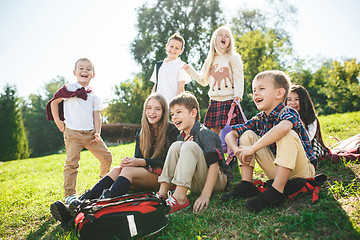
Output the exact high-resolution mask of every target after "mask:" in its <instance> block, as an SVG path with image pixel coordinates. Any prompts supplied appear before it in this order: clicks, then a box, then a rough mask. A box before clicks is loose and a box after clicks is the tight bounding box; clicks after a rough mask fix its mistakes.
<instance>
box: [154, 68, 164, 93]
mask: <svg viewBox="0 0 360 240" xmlns="http://www.w3.org/2000/svg"><path fill="white" fill-rule="evenodd" d="M162 64H163V61H159V62H157V63H156V82H155V83H156V89H155V92H156V90H157V85H158V82H159V70H160V67H161V65H162Z"/></svg>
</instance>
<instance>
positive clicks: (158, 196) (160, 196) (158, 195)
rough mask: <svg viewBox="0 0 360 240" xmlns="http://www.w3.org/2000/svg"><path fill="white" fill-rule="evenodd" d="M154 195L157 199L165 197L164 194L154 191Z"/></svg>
mask: <svg viewBox="0 0 360 240" xmlns="http://www.w3.org/2000/svg"><path fill="white" fill-rule="evenodd" d="M155 196H156V197H157V198H158V199H160V200H161V199H163V200H165V199H166V197H165V196H164V195H161V194H160V193H159V192H156V194H155Z"/></svg>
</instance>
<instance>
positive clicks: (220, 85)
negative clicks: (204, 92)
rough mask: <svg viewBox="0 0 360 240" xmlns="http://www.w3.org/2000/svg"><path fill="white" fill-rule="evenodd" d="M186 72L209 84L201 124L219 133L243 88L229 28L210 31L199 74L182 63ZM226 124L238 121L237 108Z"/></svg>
mask: <svg viewBox="0 0 360 240" xmlns="http://www.w3.org/2000/svg"><path fill="white" fill-rule="evenodd" d="M183 68H184V69H185V70H186V71H187V72H188V73H189V75H190V76H191V77H192V78H194V79H195V80H196V81H197V82H198V83H199V84H200V85H202V86H207V85H209V86H210V89H209V92H208V94H209V97H210V100H211V101H210V105H209V107H208V110H207V112H206V116H205V120H204V125H205V126H206V127H208V128H210V129H211V130H212V131H214V132H215V133H217V134H218V135H219V134H220V131H221V129H222V128H223V127H224V126H225V125H226V121H227V115H228V112H229V110H230V107H231V105H232V104H235V103H234V101H239V102H240V101H241V99H242V97H243V92H244V76H243V65H242V60H241V56H240V55H239V54H238V53H236V49H235V44H234V38H233V35H232V33H231V30H230V28H228V27H225V26H221V27H219V28H218V29H216V30H215V31H214V33H213V34H212V37H211V40H210V49H209V54H208V56H207V58H206V60H205V63H204V65H203V66H202V70H201V74H198V73H197V72H196V71H195V70H194V68H192V67H191V66H190V65H187V64H185V65H184V67H183ZM234 114H236V117H235V118H233V119H232V120H231V122H230V125H235V124H239V123H242V122H243V120H242V118H241V114H240V110H239V108H235V111H234Z"/></svg>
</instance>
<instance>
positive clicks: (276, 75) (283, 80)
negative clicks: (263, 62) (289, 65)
mask: <svg viewBox="0 0 360 240" xmlns="http://www.w3.org/2000/svg"><path fill="white" fill-rule="evenodd" d="M260 78H261V79H265V78H270V79H272V80H273V82H274V86H275V87H276V88H284V89H285V94H284V102H285V100H286V99H287V96H288V94H289V91H290V86H291V80H290V77H289V76H288V75H286V73H284V72H283V71H280V70H267V71H263V72H260V73H258V74H257V75H256V76H255V78H254V80H256V79H260Z"/></svg>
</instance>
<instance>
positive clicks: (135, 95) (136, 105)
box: [106, 76, 147, 123]
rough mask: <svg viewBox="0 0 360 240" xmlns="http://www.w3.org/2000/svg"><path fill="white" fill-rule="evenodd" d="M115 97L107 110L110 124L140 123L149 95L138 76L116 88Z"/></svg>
mask: <svg viewBox="0 0 360 240" xmlns="http://www.w3.org/2000/svg"><path fill="white" fill-rule="evenodd" d="M115 95H116V96H117V98H115V99H113V100H112V101H111V102H110V103H109V106H108V108H107V110H106V116H107V117H108V121H109V123H118V122H121V123H140V122H141V115H142V110H143V104H144V101H145V99H146V97H147V93H146V92H145V91H144V90H143V82H142V81H141V80H140V78H139V77H138V76H137V77H135V79H134V80H127V81H125V82H122V83H120V84H119V85H118V86H115Z"/></svg>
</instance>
